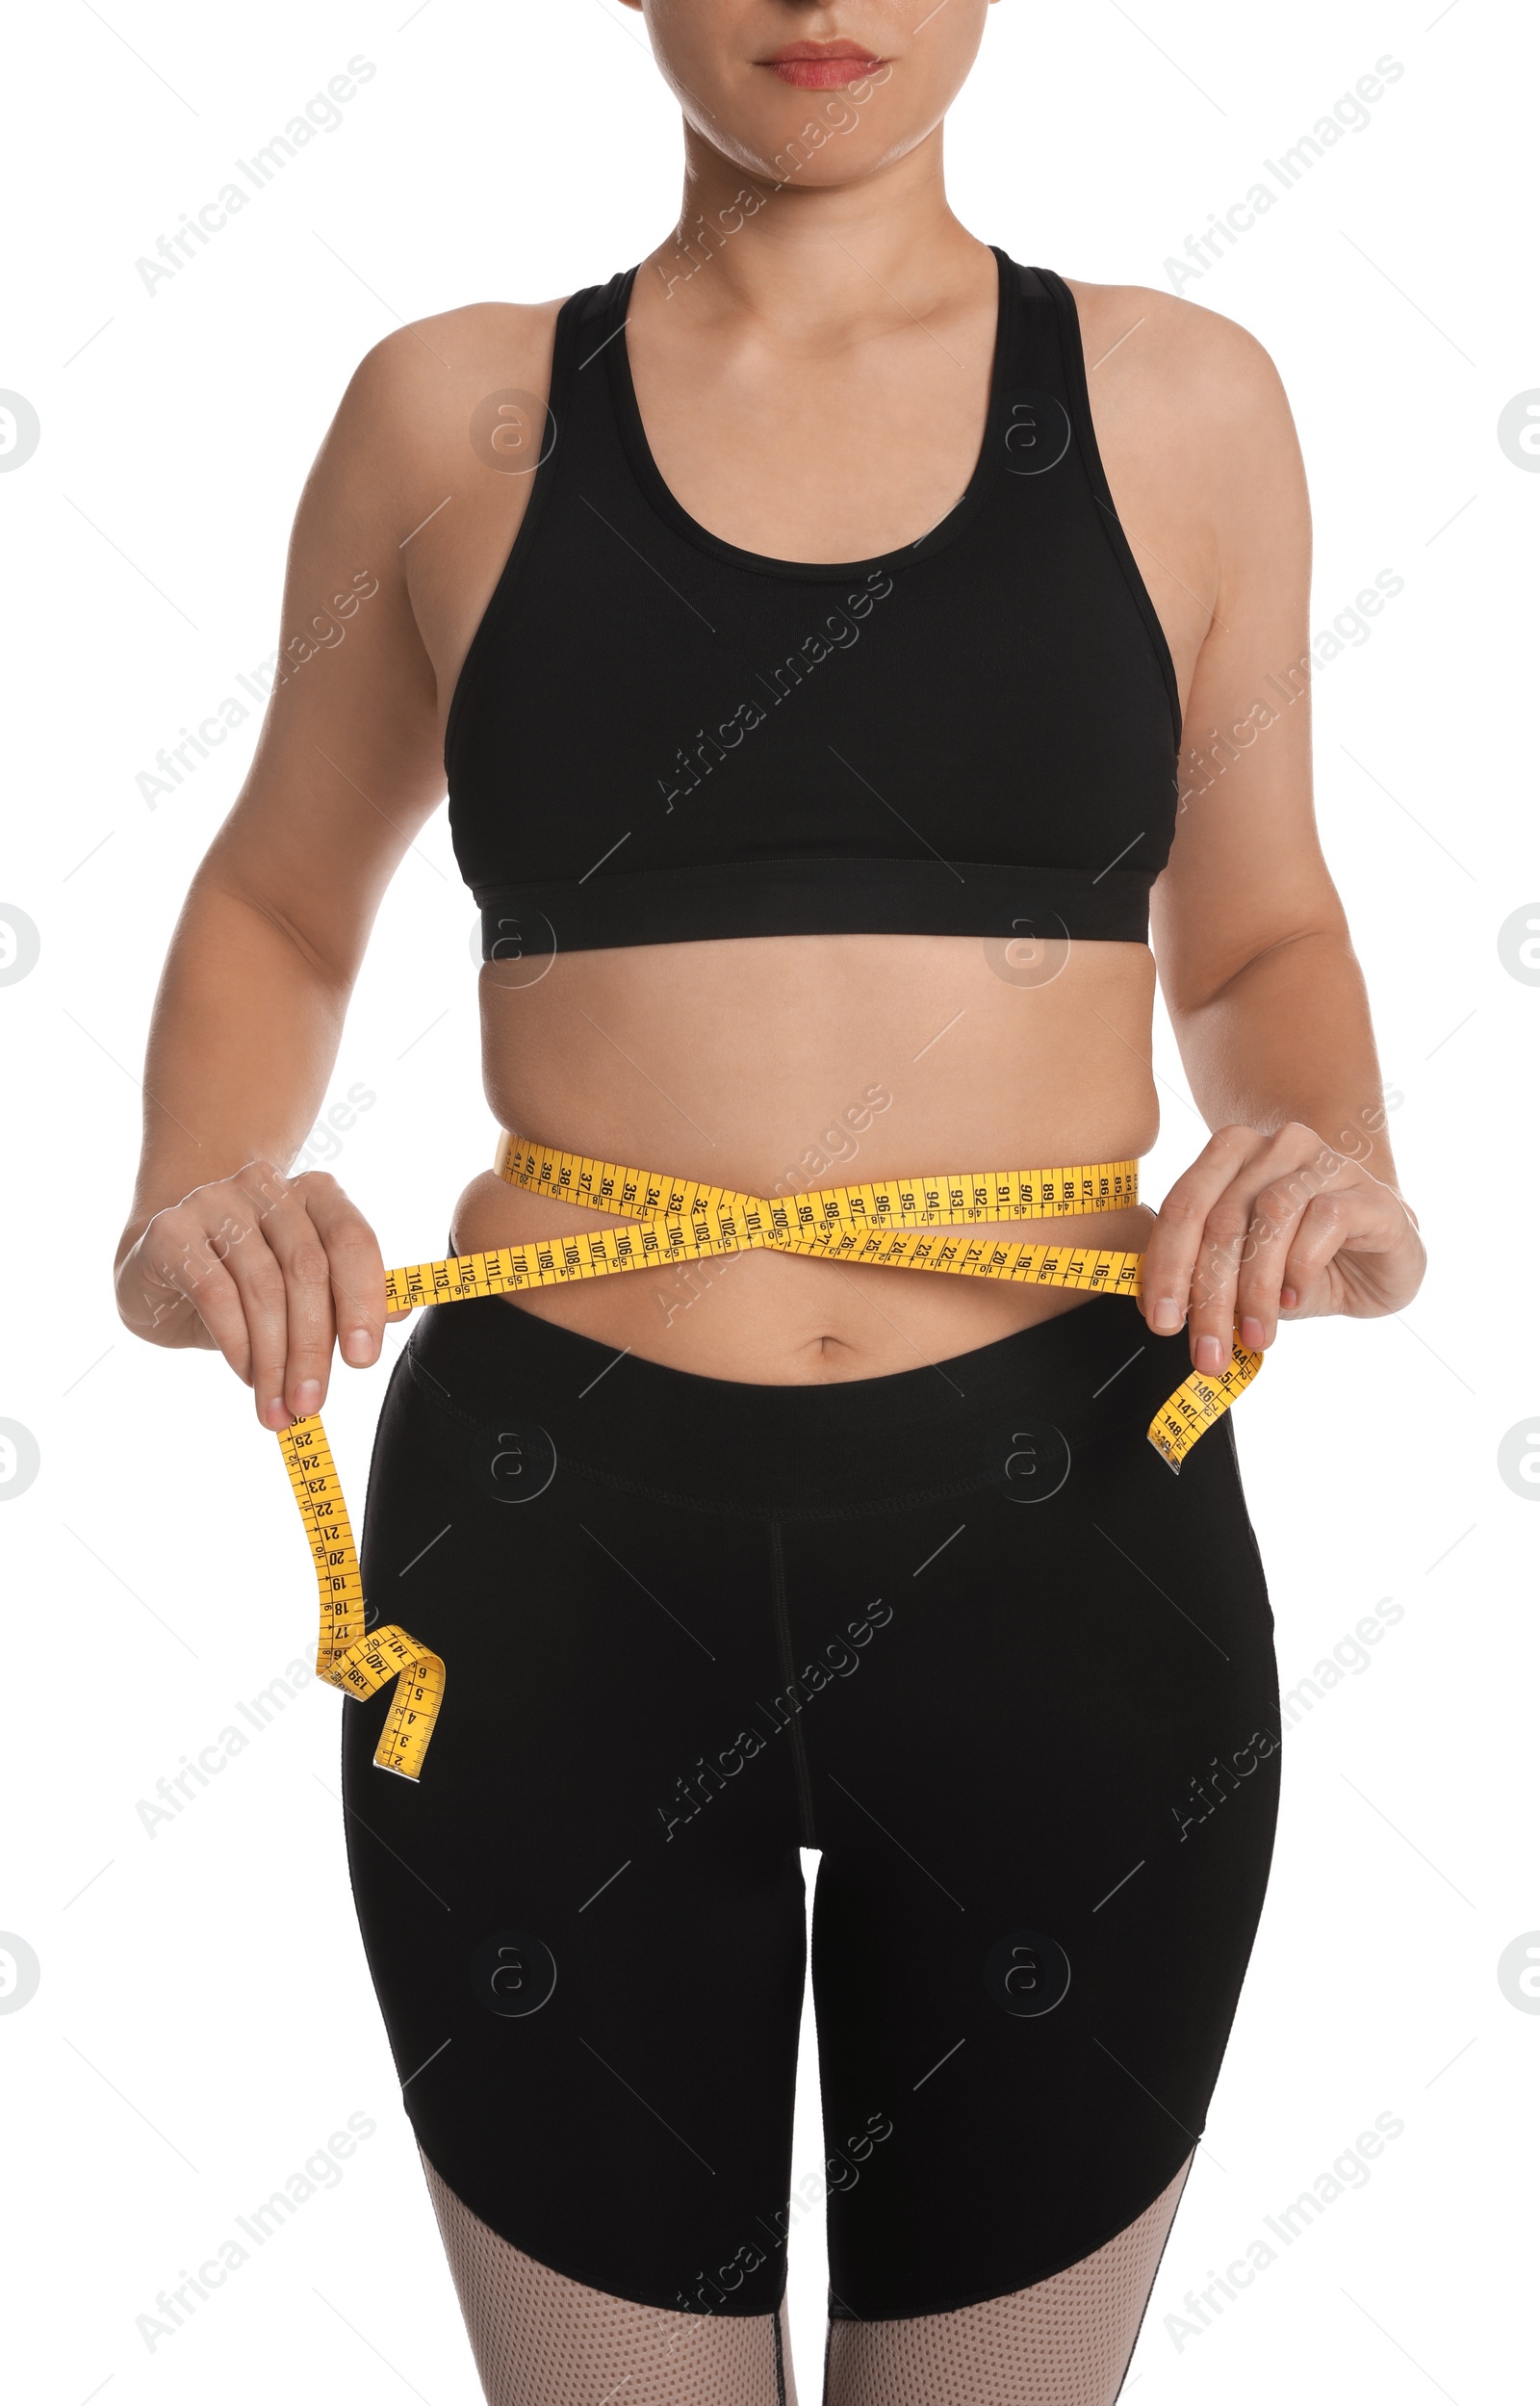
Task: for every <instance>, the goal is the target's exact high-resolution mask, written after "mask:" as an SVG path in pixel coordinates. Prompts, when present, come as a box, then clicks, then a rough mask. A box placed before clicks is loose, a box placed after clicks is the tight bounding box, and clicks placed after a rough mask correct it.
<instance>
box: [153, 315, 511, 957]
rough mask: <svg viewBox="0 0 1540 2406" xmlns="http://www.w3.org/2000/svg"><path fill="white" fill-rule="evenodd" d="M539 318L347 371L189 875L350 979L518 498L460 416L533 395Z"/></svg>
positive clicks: (419, 334) (438, 793)
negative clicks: (249, 725)
mask: <svg viewBox="0 0 1540 2406" xmlns="http://www.w3.org/2000/svg"><path fill="white" fill-rule="evenodd" d="M550 314H551V313H550V312H549V310H547V311H535V310H529V311H523V310H516V309H507V308H500V307H487V308H474V309H466V310H456V311H454V312H451V313H450V314H449V316H447V317H445V318H441V319H431V320H426V321H424V327H423V329H421V330H420V329H418V328H416V327H411V326H407V327H403V328H402V329H401V331H400V332H399V333H397V334H393V335H391V336H389V337H388V338H387V339H386V340H385V341H384V342H383V343H381V344H379V345H378V346H377V347H376V348H375V349H373V350H372V351H371V352H370V353H369V355H368V356H367V358H365V359H364V361H363V362H362V364H361V365H360V367H359V368H358V370H357V372H356V374H355V375H353V377H352V380H351V382H350V383H349V385H348V387H347V392H346V394H345V395H344V397H343V400H342V402H341V405H340V406H339V408H338V411H337V414H336V416H335V418H334V419H333V421H332V424H331V426H330V427H329V429H328V431H327V433H326V436H325V439H324V441H323V442H322V444H321V450H320V453H318V455H317V458H316V461H315V465H314V467H313V468H312V470H311V472H310V475H309V478H308V479H307V480H306V483H305V487H304V491H303V493H302V495H301V497H300V502H299V506H298V510H297V513H296V515H295V525H294V532H293V536H292V539H291V542H290V547H289V559H288V567H287V571H286V575H285V581H284V596H283V615H282V621H281V627H280V641H279V650H278V661H277V668H276V671H275V682H274V684H273V687H272V691H271V694H270V697H269V703H268V709H267V715H266V717H265V719H264V722H263V727H262V732H261V736H260V738H259V740H258V743H257V747H256V752H255V756H254V758H253V761H252V765H251V769H250V773H249V775H248V776H247V778H246V780H245V783H244V786H243V788H242V790H241V792H240V794H239V796H238V798H237V800H236V803H235V807H234V809H233V810H232V811H231V813H230V815H229V817H228V818H227V819H226V821H225V823H224V825H223V826H222V827H221V828H220V830H219V832H218V836H217V837H216V838H215V841H214V843H213V845H212V846H211V848H210V851H209V854H208V857H207V859H206V860H205V862H204V864H203V867H202V868H201V870H200V871H199V877H200V879H201V880H202V881H205V882H213V883H215V884H217V885H218V886H220V887H222V888H223V889H225V890H226V891H229V892H233V893H238V894H239V895H240V896H241V897H242V899H243V900H245V901H247V902H249V903H251V904H252V905H253V906H254V907H256V908H257V909H259V910H261V911H263V912H265V913H267V914H268V915H269V916H270V917H271V918H273V919H274V920H275V921H277V922H278V923H279V924H280V925H282V926H283V927H284V929H285V930H286V932H287V933H288V934H289V935H290V936H291V937H293V938H294V939H295V942H296V943H297V944H299V945H300V946H301V948H302V949H303V950H304V951H305V952H306V954H307V955H308V956H309V957H310V958H311V959H312V960H313V961H314V962H315V963H316V964H317V966H318V967H320V968H321V970H323V971H324V972H325V973H327V974H329V975H334V976H335V977H336V978H337V979H338V980H339V982H342V983H347V982H350V980H351V978H352V976H353V974H354V973H355V971H356V970H357V967H358V963H359V960H360V958H361V957H362V953H363V949H364V945H365V944H366V942H367V940H368V935H369V930H370V927H371V925H372V920H373V917H374V913H375V911H376V909H377V907H378V904H379V900H380V896H381V894H382V893H383V892H384V890H385V888H386V886H387V885H388V884H389V882H390V879H391V877H392V875H393V874H394V872H395V870H396V868H397V867H398V864H399V862H400V859H401V856H402V854H403V853H404V852H405V850H406V848H407V846H408V844H409V843H410V842H411V841H412V839H413V837H414V836H415V835H416V834H417V833H418V831H419V830H420V828H421V827H422V826H423V824H424V821H425V820H426V819H427V818H428V817H429V816H430V815H431V814H432V812H433V811H434V810H435V809H436V808H437V805H438V803H439V801H440V799H441V798H442V796H443V792H444V770H443V763H442V756H441V729H442V725H443V706H444V704H445V703H447V700H448V695H447V693H443V692H441V685H442V684H444V683H445V681H446V680H449V682H452V675H453V671H454V668H455V667H456V666H457V660H455V659H454V658H453V657H452V655H453V654H454V653H455V651H456V649H458V650H459V651H460V652H461V653H462V654H463V648H464V641H463V639H462V635H461V632H460V630H461V625H462V622H463V619H464V615H465V612H466V610H467V609H468V608H469V609H472V610H475V611H476V612H477V613H478V610H479V607H480V606H481V605H483V604H484V602H485V600H486V597H487V592H489V591H490V586H491V582H495V579H496V572H497V567H498V565H499V564H500V562H501V556H502V553H503V552H504V551H505V550H506V548H507V544H508V543H509V542H510V541H511V539H512V532H513V529H514V526H515V524H516V521H517V516H518V514H519V512H520V510H521V509H522V506H523V502H524V499H525V496H526V489H527V485H528V479H527V478H513V477H506V476H500V475H496V474H493V473H492V472H491V471H490V470H489V469H487V468H485V467H483V466H480V465H479V464H478V462H477V461H476V459H475V455H474V454H473V453H472V451H471V449H470V446H469V444H468V442H467V424H468V420H469V417H470V414H471V411H472V409H473V408H474V405H475V401H476V399H477V398H478V397H479V396H481V395H484V394H486V393H487V392H488V391H489V389H491V388H494V387H497V386H499V385H500V384H504V383H506V382H508V381H509V380H510V374H516V373H517V372H518V371H519V370H520V369H521V368H522V367H523V368H525V370H526V374H525V375H524V376H523V377H521V379H520V380H521V381H531V382H532V381H533V379H534V376H535V375H537V374H538V373H539V364H538V356H537V354H538V349H539V345H540V341H541V338H542V333H543V329H544V328H545V324H546V321H547V320H548V319H549V317H550ZM526 322H527V323H526ZM447 504H448V505H447ZM478 547H479V550H478ZM482 551H484V552H485V553H486V557H485V558H484V559H483V558H481V557H480V552H482ZM478 580H479V581H480V583H481V584H482V585H484V587H485V590H482V591H481V592H480V593H479V599H478V598H477V592H476V586H477V582H478ZM451 621H452V623H451ZM467 633H468V631H467Z"/></svg>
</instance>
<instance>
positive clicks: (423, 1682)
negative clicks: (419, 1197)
mask: <svg viewBox="0 0 1540 2406" xmlns="http://www.w3.org/2000/svg"><path fill="white" fill-rule="evenodd" d="M497 1172H498V1176H499V1177H501V1178H504V1179H506V1181H507V1183H508V1184H509V1185H510V1186H519V1187H522V1188H523V1189H524V1190H525V1192H526V1194H532V1195H549V1196H551V1197H552V1198H553V1199H554V1200H556V1201H557V1202H561V1203H582V1204H585V1205H587V1206H588V1208H590V1209H591V1210H596V1211H605V1212H609V1213H611V1214H613V1215H614V1216H615V1217H616V1218H618V1219H621V1220H624V1221H625V1222H626V1223H627V1225H626V1226H625V1227H623V1228H618V1229H584V1230H582V1231H581V1232H580V1233H578V1234H574V1235H568V1236H542V1237H536V1238H534V1239H533V1240H532V1241H531V1242H530V1243H528V1244H525V1245H503V1246H500V1247H499V1248H498V1250H497V1251H496V1252H494V1253H484V1254H458V1255H451V1256H450V1257H449V1259H448V1260H444V1261H420V1262H416V1263H413V1264H411V1265H409V1266H408V1267H407V1268H405V1269H400V1270H390V1271H387V1273H386V1277H385V1293H386V1302H387V1306H388V1308H389V1309H391V1310H392V1311H404V1310H415V1309H416V1308H417V1306H419V1305H421V1304H457V1303H465V1302H469V1301H472V1300H474V1299H475V1298H477V1297H480V1296H485V1295H519V1294H524V1293H526V1292H527V1291H528V1290H529V1289H530V1288H532V1287H538V1286H560V1285H565V1284H566V1283H567V1282H568V1281H570V1280H573V1279H602V1278H608V1277H610V1276H611V1275H613V1274H617V1273H621V1272H625V1271H629V1270H645V1269H668V1268H672V1267H673V1266H674V1265H675V1264H677V1263H680V1262H689V1261H704V1260H706V1259H708V1258H710V1257H712V1256H715V1255H728V1254H741V1253H757V1252H769V1253H784V1254H804V1255H811V1256H813V1257H814V1258H816V1259H818V1260H821V1261H839V1262H850V1263H854V1264H856V1265H858V1266H860V1267H866V1268H875V1269H884V1270H933V1271H946V1272H950V1273H952V1274H953V1275H954V1276H955V1277H961V1278H972V1279H1004V1280H1008V1281H1011V1283H1013V1284H1014V1285H1030V1286H1064V1287H1072V1288H1076V1289H1078V1290H1079V1291H1080V1292H1082V1293H1086V1294H1096V1295H1126V1296H1129V1297H1130V1298H1137V1297H1138V1295H1139V1292H1140V1280H1141V1270H1142V1255H1140V1254H1131V1253H1122V1252H1117V1251H1114V1250H1112V1249H1110V1248H1107V1247H1092V1246H1074V1245H1065V1244H1064V1243H1062V1242H1061V1243H1059V1244H1054V1245H1038V1244H1032V1243H1027V1242H1021V1241H1016V1240H1013V1241H1012V1242H1009V1243H1001V1242H999V1241H998V1240H986V1239H982V1238H979V1237H973V1238H969V1237H967V1236H965V1235H941V1234H937V1233H935V1232H934V1231H937V1230H941V1229H967V1228H969V1227H970V1226H971V1227H974V1228H977V1227H980V1226H985V1225H990V1224H994V1225H998V1224H999V1223H1001V1222H1003V1221H1013V1220H1065V1219H1078V1218H1080V1217H1082V1216H1084V1215H1085V1214H1087V1213H1091V1212H1105V1211H1117V1210H1121V1209H1124V1208H1126V1206H1127V1205H1128V1204H1130V1203H1137V1202H1138V1200H1139V1164H1138V1162H1137V1161H1098V1162H1091V1163H1089V1164H1084V1165H1081V1166H1079V1167H1075V1168H1067V1169H1053V1170H984V1171H964V1172H957V1171H949V1172H947V1173H945V1174H943V1175H941V1176H937V1177H914V1178H876V1179H872V1180H870V1181H868V1182H867V1183H865V1184H863V1185H860V1186H830V1187H825V1188H823V1189H821V1190H820V1191H819V1192H818V1193H816V1194H810V1195H793V1196H785V1197H783V1196H764V1195H745V1194H740V1193H739V1192H738V1191H737V1190H736V1189H735V1188H732V1187H726V1186H706V1185H702V1184H700V1183H699V1182H697V1181H696V1180H694V1179H691V1178H676V1177H667V1176H665V1175H663V1174H661V1173H659V1172H657V1171H655V1170H629V1169H626V1168H624V1167H623V1166H622V1165H620V1164H619V1163H616V1162H613V1161H594V1160H590V1159H589V1157H588V1156H587V1155H586V1154H584V1153H576V1152H559V1151H555V1150H553V1149H552V1148H548V1147H546V1146H542V1145H535V1144H531V1143H529V1142H527V1141H525V1142H521V1141H520V1140H519V1139H518V1138H516V1137H512V1136H507V1135H505V1136H503V1138H502V1139H501V1144H500V1146H499V1149H498V1159H497ZM1261 1367H1262V1356H1261V1355H1260V1354H1256V1353H1252V1352H1250V1351H1249V1350H1248V1349H1247V1348H1246V1347H1245V1346H1244V1345H1241V1344H1239V1343H1238V1344H1236V1346H1235V1348H1234V1350H1233V1352H1232V1355H1231V1358H1230V1362H1229V1366H1228V1368H1227V1369H1225V1370H1222V1371H1219V1372H1217V1373H1215V1374H1214V1375H1213V1376H1212V1377H1211V1376H1209V1375H1207V1374H1205V1373H1203V1372H1199V1371H1194V1372H1193V1374H1192V1375H1191V1376H1190V1377H1189V1378H1186V1379H1184V1380H1183V1382H1182V1384H1181V1385H1180V1386H1179V1387H1178V1388H1177V1389H1176V1391H1175V1393H1174V1394H1173V1395H1170V1396H1168V1398H1167V1400H1166V1402H1165V1403H1164V1404H1163V1405H1162V1406H1161V1408H1160V1410H1159V1411H1158V1412H1157V1413H1156V1415H1155V1417H1154V1419H1153V1420H1152V1421H1151V1422H1150V1424H1149V1429H1148V1431H1147V1433H1146V1434H1147V1435H1148V1437H1149V1441H1150V1443H1151V1444H1152V1445H1153V1446H1154V1448H1155V1450H1156V1452H1157V1453H1158V1454H1159V1455H1160V1457H1161V1459H1162V1461H1163V1462H1168V1464H1169V1466H1170V1467H1171V1469H1172V1470H1180V1468H1181V1466H1182V1463H1183V1462H1184V1460H1185V1459H1186V1457H1187V1455H1188V1454H1189V1453H1191V1451H1192V1449H1193V1446H1194V1445H1195V1444H1196V1442H1197V1440H1198V1438H1199V1437H1200V1436H1202V1434H1203V1432H1204V1430H1205V1429H1207V1428H1210V1427H1211V1426H1212V1425H1213V1423H1214V1422H1215V1421H1216V1420H1218V1418H1219V1415H1220V1413H1221V1412H1224V1411H1227V1410H1229V1408H1230V1406H1231V1405H1232V1404H1233V1403H1234V1402H1235V1400H1236V1397H1237V1396H1238V1395H1240V1394H1241V1393H1242V1392H1243V1390H1244V1389H1245V1387H1246V1386H1248V1385H1249V1384H1250V1383H1251V1381H1252V1380H1253V1379H1254V1378H1255V1376H1256V1374H1257V1372H1258V1371H1259V1370H1260V1369H1261ZM278 1442H279V1444H280V1445H281V1446H282V1448H283V1454H284V1460H285V1462H286V1463H287V1466H288V1470H289V1477H290V1480H291V1483H292V1484H293V1487H294V1491H295V1500H296V1501H297V1503H298V1506H299V1511H300V1514H301V1517H302V1518H303V1520H304V1524H305V1533H306V1535H307V1537H308V1538H309V1539H310V1550H311V1555H312V1558H313V1560H314V1562H315V1565H316V1583H317V1586H318V1588H319V1590H320V1594H321V1641H320V1644H319V1647H318V1649H317V1656H316V1675H317V1677H318V1678H319V1679H321V1680H324V1681H325V1682H326V1684H327V1685H328V1686H330V1687H333V1688H340V1689H341V1690H342V1691H343V1693H344V1694H345V1695H353V1696H359V1697H362V1696H369V1695H374V1694H375V1693H376V1692H377V1691H378V1690H379V1689H380V1688H383V1687H384V1686H386V1685H387V1684H388V1682H389V1681H391V1680H392V1679H395V1680H396V1681H397V1682H398V1686H397V1691H396V1695H395V1698H394V1700H393V1702H392V1704H391V1709H390V1713H389V1715H388V1717H387V1720H386V1723H385V1729H384V1733H383V1735H382V1736H381V1738H380V1742H379V1745H378V1746H377V1747H376V1748H375V1752H374V1760H375V1762H376V1763H377V1764H378V1766H379V1768H380V1769H381V1770H382V1771H392V1772H400V1773H401V1774H402V1776H403V1777H405V1778H407V1779H417V1778H418V1777H420V1776H421V1773H422V1769H423V1758H424V1755H425V1754H426V1752H427V1746H428V1741H429V1739H430V1738H431V1737H432V1735H433V1725H434V1722H435V1721H436V1720H437V1719H438V1711H439V1706H440V1704H441V1702H442V1701H443V1696H444V1665H443V1662H442V1661H441V1659H440V1658H439V1656H438V1655H436V1654H434V1653H433V1652H431V1650H430V1649H429V1648H427V1647H426V1646H423V1645H420V1644H419V1643H418V1642H417V1640H416V1639H415V1638H411V1637H409V1636H408V1635H407V1633H406V1631H405V1630H404V1629H401V1628H399V1627H398V1626H397V1625H396V1624H394V1623H392V1624H391V1625H390V1626H388V1627H386V1628H382V1629H375V1630H372V1631H370V1632H368V1633H366V1631H365V1626H364V1613H365V1606H364V1589H363V1580H362V1577H361V1574H360V1572H359V1567H358V1556H357V1553H356V1551H355V1549H354V1545H353V1535H352V1530H351V1527H350V1526H349V1523H348V1519H347V1505H346V1504H345V1503H344V1501H343V1491H342V1486H341V1483H340V1481H339V1480H338V1477H337V1468H336V1464H335V1463H334V1462H333V1461H332V1458H331V1448H330V1447H329V1445H328V1444H327V1442H326V1432H325V1430H324V1429H323V1428H322V1427H321V1419H320V1416H319V1414H316V1413H312V1414H311V1415H310V1417H309V1418H308V1419H304V1420H296V1421H295V1422H294V1424H293V1426H292V1427H290V1428H288V1429H285V1430H284V1431H283V1432H282V1434H281V1435H280V1436H279V1439H278Z"/></svg>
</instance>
